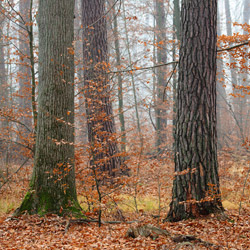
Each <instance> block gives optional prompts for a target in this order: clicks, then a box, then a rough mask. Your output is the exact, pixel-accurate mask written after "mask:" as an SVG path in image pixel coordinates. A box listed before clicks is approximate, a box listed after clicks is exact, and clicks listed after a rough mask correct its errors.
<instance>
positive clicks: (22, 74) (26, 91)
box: [19, 0, 32, 135]
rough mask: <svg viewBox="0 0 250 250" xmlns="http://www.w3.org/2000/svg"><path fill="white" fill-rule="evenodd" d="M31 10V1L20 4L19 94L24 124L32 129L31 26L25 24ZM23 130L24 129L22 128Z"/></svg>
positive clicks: (25, 0)
mask: <svg viewBox="0 0 250 250" xmlns="http://www.w3.org/2000/svg"><path fill="white" fill-rule="evenodd" d="M29 9H30V0H23V1H20V2H19V12H20V15H21V18H20V23H21V27H22V28H21V27H20V28H19V50H20V56H19V58H20V66H19V94H20V108H21V112H22V113H24V116H23V117H22V122H23V123H24V124H25V125H26V126H27V127H28V128H30V129H31V127H32V119H30V118H29V116H30V114H31V110H32V107H31V102H32V101H31V72H30V60H29V57H30V48H29V37H28V32H26V31H25V30H24V29H23V27H25V29H27V30H28V27H29V26H25V24H27V23H29V21H30V17H29V13H30V12H29ZM22 130H23V128H22ZM23 132H24V134H26V135H27V132H28V131H25V128H24V131H23Z"/></svg>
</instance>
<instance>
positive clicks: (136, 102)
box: [122, 1, 143, 149]
mask: <svg viewBox="0 0 250 250" xmlns="http://www.w3.org/2000/svg"><path fill="white" fill-rule="evenodd" d="M122 4H123V14H124V16H123V18H124V28H125V30H124V32H125V35H126V45H127V52H128V62H129V65H130V68H131V69H132V55H131V48H130V43H129V37H128V28H127V19H126V12H125V11H126V9H125V4H124V1H123V2H122ZM131 81H132V88H133V96H134V102H135V118H136V124H137V131H138V134H139V139H140V147H141V149H142V148H143V136H142V131H141V122H140V116H139V110H138V101H137V93H136V86H135V78H134V75H133V74H131Z"/></svg>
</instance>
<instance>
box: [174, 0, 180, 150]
mask: <svg viewBox="0 0 250 250" xmlns="http://www.w3.org/2000/svg"><path fill="white" fill-rule="evenodd" d="M180 19H181V17H180V1H179V0H174V15H173V30H174V34H173V40H176V43H177V44H178V45H179V42H180V36H181V32H180V28H181V27H180ZM176 43H175V44H174V46H173V61H176V60H177V55H178V53H177V52H178V51H179V46H178V45H176ZM178 68H179V67H178V65H173V70H176V72H175V73H174V75H173V138H174V141H175V128H176V103H177V83H178V70H179V69H178ZM173 148H175V143H174V144H173Z"/></svg>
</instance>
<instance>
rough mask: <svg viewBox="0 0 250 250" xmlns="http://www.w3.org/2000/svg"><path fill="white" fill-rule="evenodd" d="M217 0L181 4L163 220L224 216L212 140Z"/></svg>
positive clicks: (214, 114)
mask: <svg viewBox="0 0 250 250" xmlns="http://www.w3.org/2000/svg"><path fill="white" fill-rule="evenodd" d="M216 13H217V0H211V1H207V0H192V1H190V0H183V1H182V13H181V32H182V33H181V34H182V36H181V48H180V63H179V80H178V87H177V116H176V137H175V140H176V141H175V145H176V147H175V178H174V183H173V193H172V202H171V204H170V211H169V214H168V217H167V219H168V220H171V221H178V220H182V219H187V218H192V217H199V216H200V215H207V214H209V213H211V212H217V211H222V210H223V209H222V204H221V197H220V190H219V176H218V162H217V136H216V42H217V27H216V26H217V25H216V24H217V23H216V19H217V15H216Z"/></svg>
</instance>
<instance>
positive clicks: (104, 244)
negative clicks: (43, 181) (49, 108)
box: [0, 152, 250, 250]
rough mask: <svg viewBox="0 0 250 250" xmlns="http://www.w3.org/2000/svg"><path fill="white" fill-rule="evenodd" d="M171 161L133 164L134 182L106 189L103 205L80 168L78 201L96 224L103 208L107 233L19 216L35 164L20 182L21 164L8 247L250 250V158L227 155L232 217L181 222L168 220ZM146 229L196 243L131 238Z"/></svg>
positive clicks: (7, 227)
mask: <svg viewBox="0 0 250 250" xmlns="http://www.w3.org/2000/svg"><path fill="white" fill-rule="evenodd" d="M170 158H171V157H164V158H163V159H152V157H148V156H147V157H142V158H141V159H140V162H138V159H137V158H135V159H133V157H132V158H130V160H129V164H130V165H129V166H130V168H131V169H132V171H131V176H130V177H129V178H126V179H121V181H124V183H123V184H124V185H120V186H118V187H115V188H114V189H113V191H112V192H108V191H107V190H108V189H107V190H105V188H103V190H102V192H103V193H104V195H103V196H104V198H103V199H102V204H99V203H98V194H97V193H96V190H95V188H94V185H92V186H91V187H88V186H87V185H90V183H88V182H83V180H82V176H81V175H80V173H82V169H84V166H82V169H81V167H80V168H79V169H78V174H79V175H77V176H78V177H77V186H78V199H79V201H80V203H81V206H82V208H83V210H84V212H83V213H84V214H85V215H87V216H88V217H89V218H91V219H97V218H98V211H99V209H101V210H102V222H103V225H102V226H101V227H99V226H98V223H96V222H87V221H85V222H84V223H72V224H69V222H70V218H61V217H58V216H56V215H48V216H45V217H38V216H35V215H34V216H30V215H27V214H24V215H23V216H21V217H19V218H12V217H11V215H12V213H13V212H14V210H15V209H16V208H17V207H18V205H20V203H21V200H22V198H23V197H24V194H25V193H26V191H27V188H28V182H29V177H30V173H31V166H28V167H23V168H22V169H21V170H20V171H19V172H18V174H14V175H13V176H12V175H11V174H12V173H14V172H15V171H16V170H17V169H18V167H19V166H17V165H13V166H11V167H9V169H8V171H9V176H12V177H11V179H10V180H9V182H7V183H6V184H5V185H4V186H3V187H2V188H1V190H0V192H1V193H0V249H6V250H7V249H138V250H140V249H162V250H164V249H244V250H245V249H250V242H249V239H250V180H249V179H250V178H248V179H246V178H247V173H248V171H249V161H248V158H247V156H246V155H244V154H243V155H240V154H232V153H231V152H224V153H221V154H220V155H219V165H220V168H219V170H220V180H221V192H222V201H223V206H224V208H225V210H226V211H225V215H226V216H217V215H215V214H211V215H210V216H209V217H203V218H199V219H194V220H186V221H181V222H177V223H170V222H163V220H164V219H165V218H166V216H167V212H168V206H169V202H170V201H171V187H172V177H171V175H172V173H173V166H174V164H173V162H172V160H171V159H170ZM138 166H139V168H140V171H139V174H138ZM85 167H86V166H85ZM133 170H134V171H133ZM79 176H81V178H80V177H79ZM90 177H91V176H90ZM85 178H86V177H85ZM90 179H91V178H90ZM1 185H2V183H1ZM243 190H244V191H243ZM105 192H106V193H105ZM243 192H244V193H243ZM143 225H153V226H155V227H157V228H161V229H164V230H167V231H168V232H170V234H171V235H177V236H187V235H192V236H195V237H196V239H194V240H185V239H184V240H180V241H179V242H178V240H177V242H175V240H173V239H174V238H173V237H168V236H166V235H157V237H151V236H152V235H149V237H144V236H140V235H139V237H136V238H130V237H128V233H127V231H128V229H129V228H130V229H131V228H136V227H140V226H143ZM200 240H201V241H200ZM202 242H203V243H202ZM204 242H206V244H204ZM207 244H208V245H207Z"/></svg>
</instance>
